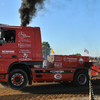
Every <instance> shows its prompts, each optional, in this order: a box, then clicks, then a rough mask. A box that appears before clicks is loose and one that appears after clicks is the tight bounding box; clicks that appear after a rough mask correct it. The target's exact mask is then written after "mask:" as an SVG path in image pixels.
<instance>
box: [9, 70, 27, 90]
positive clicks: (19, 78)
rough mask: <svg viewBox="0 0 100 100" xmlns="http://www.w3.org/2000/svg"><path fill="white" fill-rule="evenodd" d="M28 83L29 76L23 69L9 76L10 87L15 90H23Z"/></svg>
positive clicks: (12, 72)
mask: <svg viewBox="0 0 100 100" xmlns="http://www.w3.org/2000/svg"><path fill="white" fill-rule="evenodd" d="M27 81H28V77H27V74H26V73H25V72H24V71H23V70H21V69H15V70H13V71H11V72H10V74H9V79H8V85H9V86H10V87H11V88H12V89H14V90H21V89H23V88H24V87H25V86H26V84H27Z"/></svg>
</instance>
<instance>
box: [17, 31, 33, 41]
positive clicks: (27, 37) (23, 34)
mask: <svg viewBox="0 0 100 100" xmlns="http://www.w3.org/2000/svg"><path fill="white" fill-rule="evenodd" d="M18 37H19V39H20V40H19V41H18V42H31V41H30V40H29V38H30V37H31V36H28V35H26V34H25V33H24V32H22V31H20V32H19V33H18Z"/></svg>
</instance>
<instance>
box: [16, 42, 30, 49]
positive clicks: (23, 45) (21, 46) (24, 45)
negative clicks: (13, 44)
mask: <svg viewBox="0 0 100 100" xmlns="http://www.w3.org/2000/svg"><path fill="white" fill-rule="evenodd" d="M18 47H19V48H24V47H31V44H25V43H18Z"/></svg>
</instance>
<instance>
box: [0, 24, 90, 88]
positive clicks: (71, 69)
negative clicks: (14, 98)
mask: <svg viewBox="0 0 100 100" xmlns="http://www.w3.org/2000/svg"><path fill="white" fill-rule="evenodd" d="M11 37H13V42H12V41H11ZM42 63H43V58H42V42H41V33H40V28H39V27H22V26H8V25H2V24H1V25H0V83H1V84H2V85H7V86H9V87H11V88H12V89H16V90H20V89H23V88H24V87H25V86H26V84H27V82H29V84H32V81H33V82H36V83H37V82H51V81H52V82H62V81H73V83H75V84H76V85H77V86H84V85H87V84H88V68H90V67H91V66H92V63H91V62H89V57H86V56H67V55H49V56H48V57H47V68H35V67H34V66H35V65H42Z"/></svg>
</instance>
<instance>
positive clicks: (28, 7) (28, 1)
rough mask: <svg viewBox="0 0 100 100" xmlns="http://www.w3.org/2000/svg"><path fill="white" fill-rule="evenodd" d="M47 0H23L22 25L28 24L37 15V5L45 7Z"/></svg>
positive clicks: (21, 10)
mask: <svg viewBox="0 0 100 100" xmlns="http://www.w3.org/2000/svg"><path fill="white" fill-rule="evenodd" d="M44 1H45V0H22V4H21V7H20V9H19V13H20V18H21V26H27V25H28V24H29V23H30V21H31V19H32V17H33V16H36V12H37V7H36V6H37V5H40V7H39V9H43V5H44V4H43V3H44Z"/></svg>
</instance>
